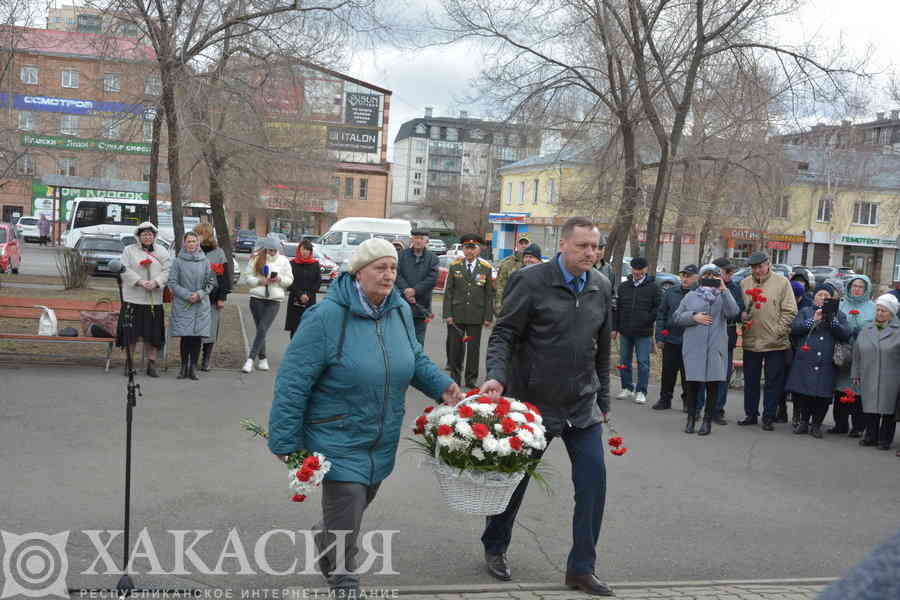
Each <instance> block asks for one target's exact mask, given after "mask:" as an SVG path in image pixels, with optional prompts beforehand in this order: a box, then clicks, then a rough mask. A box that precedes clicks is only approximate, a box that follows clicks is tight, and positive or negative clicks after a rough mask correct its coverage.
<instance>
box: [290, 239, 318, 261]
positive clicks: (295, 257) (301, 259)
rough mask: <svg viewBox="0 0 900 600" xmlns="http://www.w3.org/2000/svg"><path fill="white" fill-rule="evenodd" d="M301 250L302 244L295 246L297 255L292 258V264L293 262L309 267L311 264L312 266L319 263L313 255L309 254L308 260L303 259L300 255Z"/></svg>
mask: <svg viewBox="0 0 900 600" xmlns="http://www.w3.org/2000/svg"><path fill="white" fill-rule="evenodd" d="M302 249H303V245H302V244H297V254H296V255H295V256H294V262H295V263H297V264H298V265H311V264H313V263H317V262H319V259H318V258H316V255H315V253H311V254H310V255H309V258H304V257H303V256H302V255H301V254H300V250H302Z"/></svg>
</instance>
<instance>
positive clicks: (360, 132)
mask: <svg viewBox="0 0 900 600" xmlns="http://www.w3.org/2000/svg"><path fill="white" fill-rule="evenodd" d="M328 149H329V150H348V151H350V152H368V153H374V152H378V131H377V130H375V129H357V128H355V127H329V128H328Z"/></svg>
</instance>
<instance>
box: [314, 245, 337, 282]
mask: <svg viewBox="0 0 900 600" xmlns="http://www.w3.org/2000/svg"><path fill="white" fill-rule="evenodd" d="M313 255H314V256H315V257H316V258H317V259H319V272H320V273H321V274H322V285H324V286H325V287H328V286H329V285H330V284H331V282H332V281H334V280H335V279H337V276H338V275H340V274H341V267H340V265H338V264H337V263H336V262H334V261H333V260H331V259H329V258H326V257H325V256H322V253H321V252H318V251H316V250H315V249H313Z"/></svg>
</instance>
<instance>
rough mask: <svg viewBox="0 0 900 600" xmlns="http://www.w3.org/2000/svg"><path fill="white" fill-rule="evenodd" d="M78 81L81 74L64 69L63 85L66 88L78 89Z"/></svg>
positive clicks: (73, 70) (75, 70)
mask: <svg viewBox="0 0 900 600" xmlns="http://www.w3.org/2000/svg"><path fill="white" fill-rule="evenodd" d="M78 79H79V74H78V70H77V69H63V71H62V83H61V85H62V86H63V87H64V88H73V89H75V88H77V87H78Z"/></svg>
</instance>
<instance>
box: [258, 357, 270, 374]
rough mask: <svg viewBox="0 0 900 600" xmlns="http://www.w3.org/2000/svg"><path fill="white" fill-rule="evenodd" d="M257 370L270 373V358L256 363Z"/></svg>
mask: <svg viewBox="0 0 900 600" xmlns="http://www.w3.org/2000/svg"><path fill="white" fill-rule="evenodd" d="M256 368H257V369H259V370H260V371H268V370H269V359H268V358H261V359H259V362H258V363H256Z"/></svg>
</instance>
